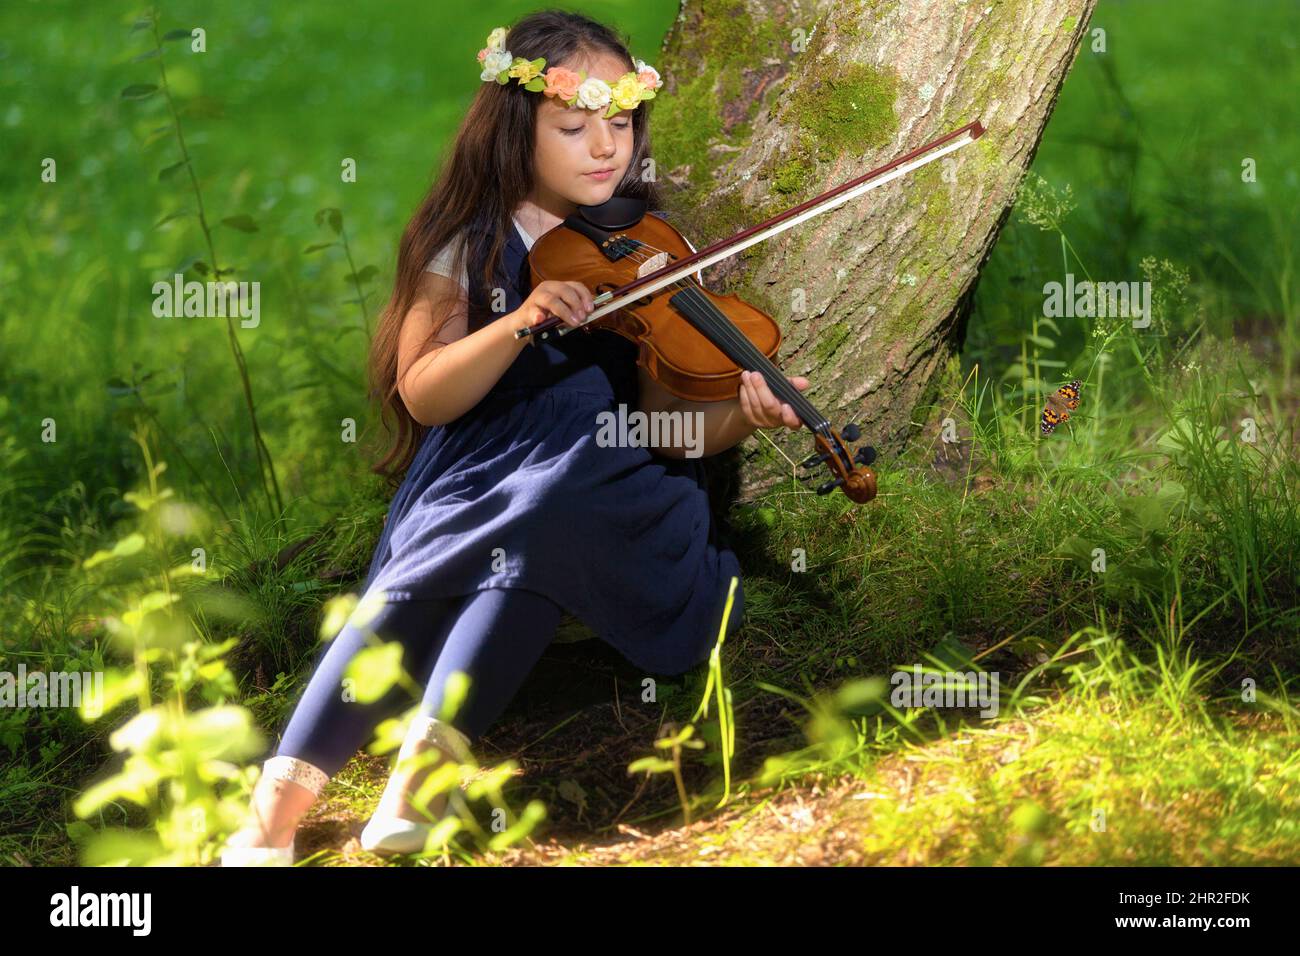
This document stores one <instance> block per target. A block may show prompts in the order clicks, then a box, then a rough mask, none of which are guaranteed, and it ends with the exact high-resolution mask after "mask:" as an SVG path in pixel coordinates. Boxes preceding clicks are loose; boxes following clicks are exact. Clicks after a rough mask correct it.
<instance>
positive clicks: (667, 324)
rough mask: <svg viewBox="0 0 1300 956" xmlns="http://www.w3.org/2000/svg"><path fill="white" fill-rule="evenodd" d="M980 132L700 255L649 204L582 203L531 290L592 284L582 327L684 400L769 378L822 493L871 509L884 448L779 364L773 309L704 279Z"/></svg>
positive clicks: (541, 248) (535, 253) (534, 329)
mask: <svg viewBox="0 0 1300 956" xmlns="http://www.w3.org/2000/svg"><path fill="white" fill-rule="evenodd" d="M983 132H984V130H983V127H981V126H980V124H979V123H978V122H974V123H970V124H968V125H967V126H964V127H962V128H961V129H959V130H956V131H954V132H952V133H949V134H948V135H947V136H944V137H940V138H939V139H937V140H935V141H933V142H932V143H928V144H926V145H925V146H922V147H920V148H918V149H915V150H913V151H912V152H910V153H908V154H906V155H905V156H902V157H899V158H898V159H896V160H894V161H893V162H892V163H889V164H888V165H886V166H882V167H880V168H879V169H876V170H872V171H871V172H869V173H866V174H864V175H863V176H860V177H858V178H856V179H854V180H851V181H849V182H847V183H845V184H843V185H841V186H839V187H837V188H836V189H833V190H831V191H829V192H827V193H824V194H823V195H821V196H818V197H816V198H814V199H810V200H808V201H807V202H805V203H802V204H800V205H798V206H795V207H793V208H791V209H789V210H786V211H785V212H784V213H781V214H780V215H778V216H775V217H773V218H771V219H769V220H767V221H766V222H764V223H761V224H759V225H757V226H754V227H752V228H750V229H747V230H743V231H742V232H740V233H737V235H736V236H733V237H732V238H731V239H730V240H723V241H720V242H717V243H714V244H713V245H711V246H709V247H707V248H705V249H702V250H699V251H697V252H692V251H691V249H690V246H689V245H688V244H687V242H686V240H685V239H684V238H683V237H682V235H681V233H679V232H678V231H677V230H676V229H674V228H673V227H672V226H671V225H669V224H668V223H667V222H666V221H665V220H664V219H662V218H661V217H659V216H656V215H654V214H653V213H650V212H648V211H647V210H646V204H645V201H644V200H641V199H635V198H632V197H626V196H622V197H620V196H616V197H613V198H611V199H609V200H607V201H606V202H603V203H601V204H599V205H595V206H579V207H578V208H577V209H576V210H575V211H574V212H573V213H572V214H570V215H569V216H568V217H567V218H566V219H565V220H564V221H563V222H562V223H561V224H560V225H558V226H556V227H555V228H553V229H551V230H550V231H548V232H547V233H545V234H544V235H543V236H541V237H540V238H539V239H537V241H536V242H534V243H533V246H532V248H531V249H530V250H529V254H528V261H529V274H530V276H531V281H532V284H533V285H534V286H535V285H537V284H538V283H539V282H544V281H547V280H560V281H576V282H581V283H583V284H584V285H586V286H587V288H588V289H589V290H590V291H591V293H592V295H593V297H594V301H595V305H596V308H595V310H594V311H593V312H592V313H591V314H590V315H589V316H587V318H586V319H585V320H584V322H583V324H582V325H580V326H577V327H576V328H580V329H582V330H583V331H590V330H591V327H592V323H594V322H600V326H599V327H601V328H607V329H610V330H611V331H614V332H617V333H618V334H619V335H621V336H623V337H624V338H626V339H628V340H630V341H631V342H632V343H633V344H635V345H636V346H637V347H638V356H637V364H638V365H640V366H641V367H642V368H644V369H645V370H646V372H647V373H648V374H649V375H650V376H651V377H652V378H654V379H655V380H656V381H657V382H659V383H660V384H661V385H663V386H664V388H666V389H667V390H668V391H669V392H671V393H672V394H674V395H676V396H677V397H679V398H682V399H685V400H687V401H692V402H718V401H725V400H727V399H731V398H734V397H736V394H737V392H738V391H739V388H740V381H741V373H742V372H745V371H749V372H757V373H759V374H760V375H762V376H763V378H764V380H765V381H766V382H767V385H768V387H769V388H770V389H771V390H772V393H773V394H774V395H776V397H777V398H778V399H779V400H780V401H782V402H785V403H788V404H789V405H790V407H791V408H792V409H794V411H795V414H796V415H798V416H799V420H800V421H801V422H802V423H803V424H804V426H805V427H807V428H808V430H809V431H811V432H812V434H813V441H814V444H815V449H816V450H815V451H814V453H813V454H812V455H810V456H809V457H808V458H806V459H805V460H804V461H802V462H800V465H799V466H800V467H801V468H805V469H815V468H816V467H817V466H818V465H820V464H823V463H824V464H825V465H826V467H827V469H828V470H829V471H830V473H831V480H830V481H827V482H825V483H824V484H822V485H820V486H818V488H817V493H818V494H819V495H825V494H829V493H831V492H832V491H834V490H835V489H836V488H840V489H842V490H843V492H844V494H846V495H847V496H848V497H849V499H850V500H851V501H853V502H855V503H857V504H864V503H866V502H868V501H871V500H872V499H873V498H875V497H876V474H875V472H874V471H872V470H871V468H870V467H869V466H870V465H871V464H872V463H873V462H874V461H875V459H876V451H875V449H874V448H872V447H871V446H869V445H868V446H863V447H861V448H859V449H858V450H857V451H856V452H851V451H850V446H851V445H852V444H853V443H855V442H857V440H858V438H859V437H860V434H861V430H860V429H859V427H858V426H857V425H855V424H846V425H845V426H844V427H843V429H838V430H837V429H836V428H834V427H833V426H832V425H831V423H830V421H829V420H828V419H827V418H826V416H825V415H823V414H822V413H821V412H820V411H819V410H818V409H817V408H816V407H815V406H814V405H813V404H812V402H810V401H808V399H807V398H806V397H804V395H803V394H802V393H801V392H800V391H799V390H798V389H797V388H795V387H794V386H793V385H792V384H791V383H790V381H789V379H787V378H786V376H785V375H784V374H783V373H782V372H781V370H780V368H778V367H777V365H776V364H775V359H776V356H777V353H778V351H779V350H780V347H781V330H780V327H779V326H778V325H777V323H776V321H775V320H774V319H773V318H772V317H771V316H770V315H768V314H767V313H766V312H763V311H762V310H761V309H758V308H756V307H754V306H753V305H752V304H750V303H749V302H746V301H744V300H743V299H741V298H739V297H738V296H736V295H719V294H717V293H713V292H710V291H709V290H707V289H705V288H704V287H703V286H702V285H701V284H700V282H699V280H698V278H696V275H697V273H698V270H699V269H700V268H702V267H703V266H706V265H709V264H711V263H713V262H716V261H718V260H720V259H722V258H725V257H726V256H728V255H733V254H734V253H736V252H738V251H739V250H740V249H743V248H746V247H747V246H749V245H753V244H754V243H757V242H761V241H762V240H763V239H766V238H768V237H769V236H771V235H775V234H776V233H777V232H780V231H783V230H784V229H786V228H789V227H790V226H793V225H795V224H796V223H798V222H801V221H804V220H806V219H810V218H812V217H813V216H815V215H819V214H821V213H822V212H825V211H827V210H829V209H831V208H834V207H835V206H837V205H840V204H841V203H843V202H846V201H848V200H849V199H851V198H853V197H854V196H856V195H860V194H861V193H863V192H866V191H867V190H868V189H871V188H874V187H875V186H877V185H880V184H881V183H882V182H887V181H889V180H890V179H893V178H896V177H898V176H901V175H903V174H904V173H906V172H908V171H909V170H911V169H915V168H917V167H918V166H921V165H924V164H925V163H928V162H932V161H933V160H935V159H938V158H939V157H940V156H942V155H945V154H947V153H948V152H951V151H952V150H954V149H957V148H959V147H960V146H963V145H965V144H966V143H968V142H970V141H972V140H973V139H975V138H976V137H978V136H979V135H980V134H982V133H983ZM573 331H575V327H574V326H569V325H566V324H565V323H564V322H563V321H562V320H561V319H559V318H558V317H557V316H548V317H547V318H545V319H543V320H542V321H541V322H538V323H535V324H534V325H533V326H531V327H529V328H525V329H520V330H519V331H518V332H517V333H516V335H517V336H518V337H519V338H524V337H526V336H528V337H531V342H532V344H536V342H537V341H538V340H544V339H546V338H548V337H549V336H551V335H566V334H569V333H570V332H573ZM799 477H800V478H801V479H803V480H807V479H809V478H811V477H813V476H812V475H811V474H804V475H800V476H799Z"/></svg>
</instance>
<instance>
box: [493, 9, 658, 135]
mask: <svg viewBox="0 0 1300 956" xmlns="http://www.w3.org/2000/svg"><path fill="white" fill-rule="evenodd" d="M506 32H507V31H506V28H505V27H497V28H496V29H495V30H493V31H492V32H491V33H490V34H488V38H487V46H485V47H484V48H483V49H481V50H479V51H478V60H479V62H480V63H482V64H483V72H482V73H480V74H479V79H481V80H482V81H483V82H484V83H487V82H490V81H492V80H496V81H497V82H498V83H501V84H505V83H509V82H510V77H512V76H513V77H515V78H516V79H517V82H518V83H519V84H520V85H521V86H523V88H524V89H526V90H532V91H533V92H534V93H538V92H540V93H545V94H546V95H547V96H554V97H556V98H558V99H559V100H560V102H562V103H564V104H565V105H567V106H577V107H580V108H582V109H587V110H599V109H605V107H609V109H608V111H607V112H606V113H605V118H606V119H608V118H609V117H611V116H613V115H614V114H615V113H618V112H619V111H621V110H634V109H636V108H637V105H638V104H639V103H640V102H641V101H642V100H652V99H654V98H655V90H657V89H659V87H661V86H663V85H664V81H663V80H661V79H660V78H659V71H658V70H656V69H655V68H654V67H653V66H650V65H649V64H648V63H644V62H642V61H641V60H637V59H635V58H634V59H633V61H632V62H633V63H634V64H635V66H636V69H635V70H633V71H632V72H630V73H624V74H623V75H622V76H621V77H619V78H618V80H617V81H615V83H614V85H613V86H610V85H609V84H608V83H606V82H605V81H604V80H602V79H600V78H599V77H596V76H587V71H586V70H583V71H581V73H574V72H573V71H572V70H566V69H565V68H564V67H562V66H553V67H551V68H550V69H549V70H547V71H546V73H545V74H544V75H543V73H542V67H544V66H546V57H543V56H539V57H538V58H537V59H535V60H525V59H524V58H523V57H522V56H511V55H510V51H509V50H507V49H506V48H505V47H506Z"/></svg>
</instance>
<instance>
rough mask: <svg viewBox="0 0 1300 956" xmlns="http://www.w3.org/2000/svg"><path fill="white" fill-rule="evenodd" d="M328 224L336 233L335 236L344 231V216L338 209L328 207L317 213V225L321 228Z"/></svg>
mask: <svg viewBox="0 0 1300 956" xmlns="http://www.w3.org/2000/svg"><path fill="white" fill-rule="evenodd" d="M327 222H328V223H329V227H330V229H332V230H333V231H334V235H336V236H337V235H338V234H339V233H341V232H342V231H343V214H342V213H341V212H339V211H338V210H337V209H335V208H333V207H326V208H325V209H321V210H319V211H318V212H317V213H316V225H318V226H319V225H322V224H324V223H327Z"/></svg>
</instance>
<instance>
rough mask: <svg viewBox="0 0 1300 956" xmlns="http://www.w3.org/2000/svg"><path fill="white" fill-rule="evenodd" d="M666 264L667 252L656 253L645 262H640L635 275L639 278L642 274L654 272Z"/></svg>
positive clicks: (646, 274)
mask: <svg viewBox="0 0 1300 956" xmlns="http://www.w3.org/2000/svg"><path fill="white" fill-rule="evenodd" d="M666 265H668V253H666V252H659V253H656V254H655V255H653V256H651V257H650V258H649V259H647V260H646V261H645V262H643V263H641V266H640V268H638V269H637V270H636V277H637V278H638V279H639V278H641V277H642V276H648V275H649V274H650V273H652V272H656V271H658V270H659V269H662V268H663V267H664V266H666Z"/></svg>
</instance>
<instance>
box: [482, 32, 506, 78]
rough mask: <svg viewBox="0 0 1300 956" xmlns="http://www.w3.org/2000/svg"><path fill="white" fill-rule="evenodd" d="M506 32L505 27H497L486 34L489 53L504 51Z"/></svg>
mask: <svg viewBox="0 0 1300 956" xmlns="http://www.w3.org/2000/svg"><path fill="white" fill-rule="evenodd" d="M506 32H507V31H506V28H505V27H497V28H496V29H495V30H493V31H492V32H491V33H489V34H488V38H487V48H488V50H489V51H491V50H504V49H505V48H506ZM498 72H499V71H498Z"/></svg>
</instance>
